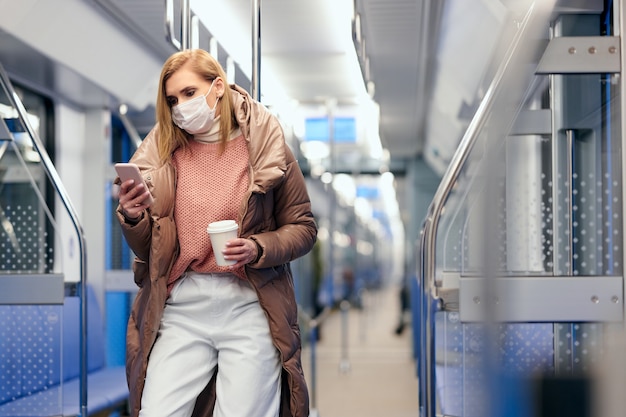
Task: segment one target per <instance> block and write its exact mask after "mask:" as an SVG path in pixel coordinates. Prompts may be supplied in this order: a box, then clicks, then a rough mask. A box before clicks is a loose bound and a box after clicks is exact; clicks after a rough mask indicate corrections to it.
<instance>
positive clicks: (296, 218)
mask: <svg viewBox="0 0 626 417" xmlns="http://www.w3.org/2000/svg"><path fill="white" fill-rule="evenodd" d="M231 94H232V96H233V103H234V104H235V112H236V117H237V120H238V123H239V126H240V128H241V130H242V133H243V135H244V136H245V138H246V140H247V143H248V150H249V155H250V186H249V188H248V191H247V194H246V197H245V198H244V202H245V203H244V204H242V206H241V208H240V210H239V219H238V221H239V224H240V225H241V226H240V230H239V236H240V237H244V238H251V239H254V240H255V241H256V242H257V243H258V244H259V245H260V246H261V248H262V249H263V254H262V256H261V258H260V259H259V260H258V261H257V262H256V263H254V264H249V265H247V266H246V275H247V277H248V280H249V281H250V283H251V284H252V286H253V287H254V288H255V290H256V292H257V294H258V297H259V302H260V305H261V307H262V308H263V310H264V311H265V313H266V316H267V318H268V322H269V326H270V331H271V334H272V337H273V339H274V345H275V346H276V348H277V349H278V350H279V351H280V357H281V359H282V363H283V375H282V381H283V383H282V384H283V388H282V398H281V412H280V416H281V417H286V416H294V417H305V416H308V414H309V399H308V391H307V386H306V383H305V380H304V375H303V372H302V365H301V362H300V351H301V344H300V330H299V326H298V321H297V305H296V300H295V294H294V286H293V279H292V276H291V269H290V267H289V262H290V261H292V260H294V259H295V258H298V257H300V256H302V255H305V254H306V253H307V252H308V251H309V250H310V249H311V248H312V247H313V244H314V243H315V240H316V235H317V227H316V224H315V220H314V218H313V215H312V213H311V204H310V201H309V196H308V193H307V190H306V185H305V182H304V177H303V175H302V172H301V171H300V167H299V166H298V163H297V161H296V160H295V158H294V156H293V154H292V152H291V150H290V149H289V147H288V146H287V145H286V143H285V140H284V135H283V131H282V128H281V126H280V124H279V122H278V120H277V119H276V118H275V117H274V116H273V115H271V114H270V113H269V112H268V111H267V110H266V109H265V108H264V107H263V106H262V105H261V104H260V103H258V102H256V101H254V100H252V98H251V97H250V96H249V95H248V94H247V93H246V92H245V91H244V90H243V89H241V88H240V87H238V86H236V85H232V86H231ZM131 162H134V163H136V164H137V165H138V166H139V168H140V170H141V171H142V175H143V176H144V178H145V179H146V183H147V185H148V188H149V189H150V192H151V193H152V195H153V196H154V198H155V202H154V204H153V205H152V206H151V207H150V209H149V210H147V212H146V213H144V216H143V217H142V219H141V220H140V221H139V223H137V224H134V225H133V224H129V223H127V222H126V221H125V219H124V216H123V215H122V214H121V208H120V207H118V210H117V215H118V219H119V221H120V224H121V227H122V232H123V234H124V236H125V238H126V240H127V242H128V244H129V246H130V247H131V249H132V250H133V252H134V253H135V255H136V259H135V262H134V265H133V272H134V279H135V282H136V284H137V285H138V286H139V291H138V293H137V297H136V299H135V301H134V304H133V307H132V311H131V315H130V318H129V321H128V330H127V352H126V372H127V378H128V386H129V389H130V405H131V416H133V417H136V416H137V415H138V413H139V408H140V405H141V395H142V390H143V385H144V378H145V374H146V367H147V363H148V359H149V353H150V350H151V348H152V345H153V343H154V341H155V338H156V335H157V332H158V329H159V323H160V321H161V315H162V313H163V307H164V305H165V299H166V297H167V288H166V282H167V278H168V275H169V271H170V269H171V267H172V265H173V262H174V260H175V257H176V255H177V253H178V242H177V238H176V226H175V223H174V217H173V213H174V199H175V196H174V193H175V182H176V173H175V171H174V168H173V166H172V165H171V164H170V163H166V164H161V163H159V158H158V154H157V140H156V130H155V129H153V130H152V131H151V132H150V133H149V134H148V136H147V137H146V138H145V139H144V141H143V143H142V144H141V146H140V147H139V149H138V150H137V151H136V153H135V154H134V155H133V157H132V158H131ZM117 181H118V182H119V179H118V180H117ZM214 380H215V378H213V380H212V381H211V382H210V383H209V385H207V387H206V388H205V390H204V391H203V393H202V394H201V395H200V396H199V397H198V400H197V401H196V407H195V410H194V414H193V415H194V416H202V417H209V416H211V415H212V413H213V406H214V404H215V391H214Z"/></svg>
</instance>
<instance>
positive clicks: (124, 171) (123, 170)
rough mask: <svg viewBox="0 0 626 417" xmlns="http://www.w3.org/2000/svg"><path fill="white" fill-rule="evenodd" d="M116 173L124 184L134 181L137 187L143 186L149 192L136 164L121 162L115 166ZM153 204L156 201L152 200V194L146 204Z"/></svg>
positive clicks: (145, 201)
mask: <svg viewBox="0 0 626 417" xmlns="http://www.w3.org/2000/svg"><path fill="white" fill-rule="evenodd" d="M115 171H116V172H117V175H119V176H120V179H121V180H122V182H124V181H127V180H134V181H135V185H138V184H143V187H144V190H148V186H147V185H146V182H145V181H144V179H143V177H142V176H141V172H140V171H139V167H138V166H137V165H136V164H132V163H127V162H120V163H117V164H115ZM153 202H154V199H153V198H152V194H150V195H149V196H148V197H147V199H146V200H144V203H147V204H152V203H153Z"/></svg>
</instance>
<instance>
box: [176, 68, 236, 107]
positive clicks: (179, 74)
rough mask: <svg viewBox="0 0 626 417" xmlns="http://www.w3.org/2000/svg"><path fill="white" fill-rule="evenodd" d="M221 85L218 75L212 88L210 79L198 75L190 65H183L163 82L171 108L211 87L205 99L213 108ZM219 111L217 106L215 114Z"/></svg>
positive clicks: (220, 91) (219, 93) (221, 91)
mask: <svg viewBox="0 0 626 417" xmlns="http://www.w3.org/2000/svg"><path fill="white" fill-rule="evenodd" d="M223 85H224V84H223V82H222V79H221V78H219V77H218V78H216V79H215V80H214V84H213V88H211V82H210V81H207V80H205V79H204V78H202V77H200V76H199V75H198V74H197V73H196V72H194V71H193V70H192V69H191V66H190V65H183V66H182V67H181V68H180V69H179V70H178V71H176V72H174V73H173V74H172V75H171V76H170V77H169V79H168V80H167V81H166V82H165V98H166V101H167V104H169V106H170V108H172V107H174V106H176V105H178V104H182V103H184V102H186V101H189V100H191V99H193V98H196V97H198V96H203V95H205V94H206V93H207V92H208V91H209V88H211V92H210V93H209V95H207V97H206V101H207V104H208V105H209V107H210V108H213V107H214V106H215V101H216V100H217V97H221V95H222V94H223ZM219 111H220V110H219V108H218V109H217V110H216V113H215V116H218V115H219Z"/></svg>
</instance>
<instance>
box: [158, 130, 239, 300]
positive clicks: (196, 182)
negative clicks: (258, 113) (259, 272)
mask: <svg viewBox="0 0 626 417" xmlns="http://www.w3.org/2000/svg"><path fill="white" fill-rule="evenodd" d="M248 159H249V158H248V147H247V144H246V141H245V139H244V137H243V135H240V136H238V137H237V138H235V139H233V140H230V141H229V142H228V143H227V145H226V149H225V150H224V153H223V154H221V155H220V153H219V144H218V143H202V142H197V141H194V140H191V141H189V146H188V147H186V148H184V149H182V148H181V149H178V150H177V151H176V152H174V155H173V163H174V166H175V167H176V175H177V179H176V180H177V183H176V203H175V207H174V220H175V222H176V228H177V230H178V241H179V244H180V254H179V256H178V258H177V259H176V262H175V263H174V266H173V267H172V272H171V274H170V276H169V279H168V282H167V283H168V290H171V289H172V287H173V285H174V282H175V281H176V280H177V279H178V278H180V276H181V275H182V274H183V273H184V272H185V271H187V270H192V271H195V272H202V273H210V272H233V273H235V274H236V275H239V276H240V277H242V278H243V277H244V271H243V268H241V269H239V270H233V271H231V270H230V269H229V268H228V267H223V266H218V265H217V263H216V261H215V255H214V254H213V249H212V248H211V239H210V238H209V234H208V233H207V231H206V228H207V226H208V225H209V223H211V222H214V221H218V220H237V214H238V211H239V208H240V207H241V203H242V200H243V198H244V195H245V193H246V190H247V189H248V182H249V179H248Z"/></svg>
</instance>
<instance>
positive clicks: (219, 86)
mask: <svg viewBox="0 0 626 417" xmlns="http://www.w3.org/2000/svg"><path fill="white" fill-rule="evenodd" d="M225 89H226V83H225V82H224V80H223V79H222V77H217V78H216V79H215V94H216V96H217V97H220V98H221V97H222V96H223V95H224V90H225Z"/></svg>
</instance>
